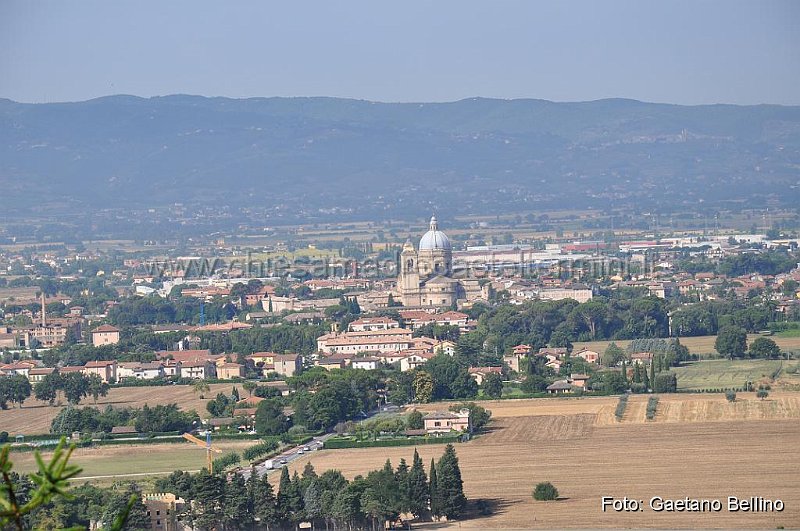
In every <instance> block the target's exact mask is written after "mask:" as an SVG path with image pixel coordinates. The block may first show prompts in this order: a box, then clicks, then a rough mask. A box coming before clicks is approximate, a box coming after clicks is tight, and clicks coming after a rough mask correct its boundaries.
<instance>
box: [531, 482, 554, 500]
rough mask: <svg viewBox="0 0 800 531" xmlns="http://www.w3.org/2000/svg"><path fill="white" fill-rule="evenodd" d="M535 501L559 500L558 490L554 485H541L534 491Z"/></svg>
mask: <svg viewBox="0 0 800 531" xmlns="http://www.w3.org/2000/svg"><path fill="white" fill-rule="evenodd" d="M533 499H534V500H538V501H551V500H557V499H558V489H557V488H555V487H554V486H553V484H552V483H550V482H549V481H546V482H544V483H539V484H537V485H536V488H535V489H533Z"/></svg>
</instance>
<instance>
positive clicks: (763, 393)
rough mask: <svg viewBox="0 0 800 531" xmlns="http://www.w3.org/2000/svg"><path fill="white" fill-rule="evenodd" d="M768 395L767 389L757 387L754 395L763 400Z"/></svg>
mask: <svg viewBox="0 0 800 531" xmlns="http://www.w3.org/2000/svg"><path fill="white" fill-rule="evenodd" d="M768 396H769V391H767V390H766V389H759V390H758V391H757V392H756V397H758V398H759V399H760V400H764V399H765V398H767V397H768Z"/></svg>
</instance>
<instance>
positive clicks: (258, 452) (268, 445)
mask: <svg viewBox="0 0 800 531" xmlns="http://www.w3.org/2000/svg"><path fill="white" fill-rule="evenodd" d="M277 448H278V441H261V442H260V443H258V444H255V445H253V446H251V447H249V448H246V449H245V450H244V452H242V457H243V458H244V459H245V460H246V461H252V460H254V459H258V458H259V457H261V456H263V455H266V454H268V453H270V452H272V451H274V450H276V449H277Z"/></svg>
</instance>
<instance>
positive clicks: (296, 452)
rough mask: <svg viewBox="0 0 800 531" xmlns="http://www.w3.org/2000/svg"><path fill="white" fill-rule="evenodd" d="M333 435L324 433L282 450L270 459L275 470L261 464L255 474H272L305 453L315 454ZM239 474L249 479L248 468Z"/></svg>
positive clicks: (260, 475)
mask: <svg viewBox="0 0 800 531" xmlns="http://www.w3.org/2000/svg"><path fill="white" fill-rule="evenodd" d="M334 435H336V434H335V433H326V434H325V435H320V436H319V437H314V438H313V439H312V440H310V441H309V442H307V443H306V444H301V445H298V446H295V447H293V448H288V449H286V450H284V451H283V452H281V453H280V454H278V455H276V456H275V457H273V458H271V459H270V460H271V461H272V463H273V466H274V467H275V468H272V469H268V468H267V467H266V466H265V465H264V464H263V463H262V464H260V465H257V466H256V474H258V477H262V476H263V475H264V474H269V473H270V472H272V471H274V470H280V469H281V467H283V466H286V465H288V464H289V463H291V462H292V461H295V460H297V459H299V458H301V457H303V455H305V454H306V453H309V452H316V451H318V450H321V449H322V445H323V444H324V443H325V441H327V440H328V439H330V438H331V437H333V436H334ZM305 448H308V449H309V452H306V450H305ZM283 461H286V462H285V463H283ZM239 473H240V474H242V475H243V476H244V478H245V479H247V478H249V477H250V469H249V468H247V469H243V470H241V471H240V472H239Z"/></svg>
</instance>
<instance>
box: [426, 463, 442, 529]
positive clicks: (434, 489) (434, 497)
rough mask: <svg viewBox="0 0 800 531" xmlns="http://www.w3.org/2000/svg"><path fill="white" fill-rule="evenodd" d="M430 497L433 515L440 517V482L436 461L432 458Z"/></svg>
mask: <svg viewBox="0 0 800 531" xmlns="http://www.w3.org/2000/svg"><path fill="white" fill-rule="evenodd" d="M428 497H429V499H430V507H431V516H433V517H434V518H438V517H439V516H440V515H441V512H440V509H439V482H438V480H437V478H436V463H434V461H433V458H431V481H430V484H429V486H428Z"/></svg>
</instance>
